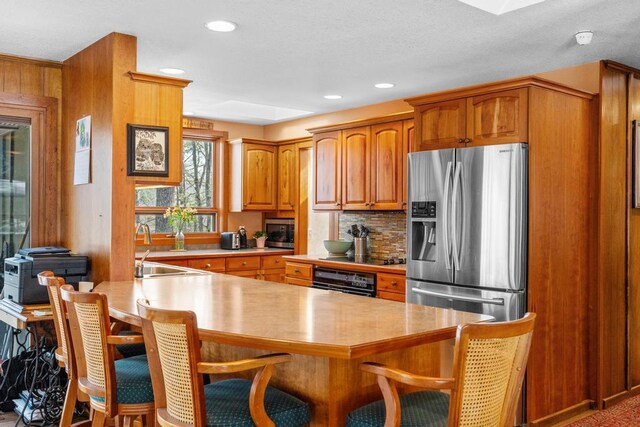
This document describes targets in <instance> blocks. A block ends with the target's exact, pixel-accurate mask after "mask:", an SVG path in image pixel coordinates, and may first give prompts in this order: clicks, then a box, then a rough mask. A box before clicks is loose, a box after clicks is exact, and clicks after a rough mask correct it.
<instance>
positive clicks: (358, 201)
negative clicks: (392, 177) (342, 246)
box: [342, 126, 371, 210]
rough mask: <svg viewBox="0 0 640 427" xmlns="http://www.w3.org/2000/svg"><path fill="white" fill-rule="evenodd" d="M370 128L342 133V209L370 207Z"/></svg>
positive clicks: (348, 130)
mask: <svg viewBox="0 0 640 427" xmlns="http://www.w3.org/2000/svg"><path fill="white" fill-rule="evenodd" d="M370 130H371V129H370V128H369V127H368V126H366V127H360V128H354V129H347V130H344V131H342V209H344V210H365V209H369V207H370V204H369V203H370V201H371V198H370V195H371V193H370V188H371V187H370V175H371V173H370V171H371V167H370V165H371V154H370V153H371V141H370Z"/></svg>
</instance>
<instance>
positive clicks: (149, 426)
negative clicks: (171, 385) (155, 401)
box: [142, 410, 156, 427]
mask: <svg viewBox="0 0 640 427" xmlns="http://www.w3.org/2000/svg"><path fill="white" fill-rule="evenodd" d="M142 425H143V426H144V427H155V425H156V411H155V410H153V411H149V412H147V413H146V414H144V415H143V416H142Z"/></svg>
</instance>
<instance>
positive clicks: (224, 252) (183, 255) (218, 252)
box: [136, 248, 293, 261]
mask: <svg viewBox="0 0 640 427" xmlns="http://www.w3.org/2000/svg"><path fill="white" fill-rule="evenodd" d="M292 254H293V249H280V248H264V249H257V248H250V249H194V250H186V251H184V252H174V251H156V252H151V253H150V254H149V256H148V257H147V259H148V260H149V261H159V260H163V259H191V258H224V257H230V256H252V255H254V256H255V255H258V256H262V255H292ZM142 255H144V251H138V252H136V258H138V259H139V258H142Z"/></svg>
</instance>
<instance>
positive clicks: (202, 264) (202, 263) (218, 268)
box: [164, 258, 226, 273]
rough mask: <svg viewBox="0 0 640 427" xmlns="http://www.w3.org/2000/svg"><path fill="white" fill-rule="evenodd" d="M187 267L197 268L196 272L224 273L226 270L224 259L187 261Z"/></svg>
mask: <svg viewBox="0 0 640 427" xmlns="http://www.w3.org/2000/svg"><path fill="white" fill-rule="evenodd" d="M164 262H166V261H164ZM187 266H188V267H190V268H197V269H198V270H206V271H213V272H215V273H224V272H225V269H226V267H225V261H224V258H196V259H190V260H188V263H187Z"/></svg>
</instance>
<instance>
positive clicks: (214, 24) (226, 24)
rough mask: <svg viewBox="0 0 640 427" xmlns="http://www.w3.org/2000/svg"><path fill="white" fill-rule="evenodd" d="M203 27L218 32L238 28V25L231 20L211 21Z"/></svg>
mask: <svg viewBox="0 0 640 427" xmlns="http://www.w3.org/2000/svg"><path fill="white" fill-rule="evenodd" d="M205 27H207V28H208V29H210V30H211V31H217V32H219V33H228V32H230V31H233V30H235V29H236V28H238V26H237V25H236V24H234V23H233V22H231V21H211V22H207V23H206V24H205Z"/></svg>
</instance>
